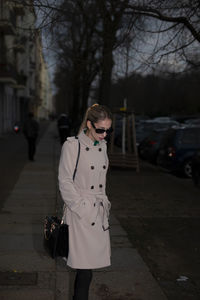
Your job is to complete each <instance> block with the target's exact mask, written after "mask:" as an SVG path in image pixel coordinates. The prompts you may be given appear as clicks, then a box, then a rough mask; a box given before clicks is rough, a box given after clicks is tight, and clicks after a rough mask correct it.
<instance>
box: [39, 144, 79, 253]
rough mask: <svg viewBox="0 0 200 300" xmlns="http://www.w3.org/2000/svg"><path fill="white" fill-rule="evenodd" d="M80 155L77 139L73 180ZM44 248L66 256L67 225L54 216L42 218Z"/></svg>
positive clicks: (67, 241) (67, 246) (49, 251)
mask: <svg viewBox="0 0 200 300" xmlns="http://www.w3.org/2000/svg"><path fill="white" fill-rule="evenodd" d="M79 156H80V142H79V141H78V155H77V160H76V166H75V170H74V174H73V181H74V178H75V175H76V170H77V166H78V161H79ZM44 248H45V249H46V251H47V252H48V253H49V255H50V256H51V257H52V258H56V257H58V256H62V257H66V258H67V257H68V251H69V232H68V225H67V224H64V223H63V221H62V220H61V219H59V218H58V217H56V216H50V217H49V216H47V217H46V218H45V220H44Z"/></svg>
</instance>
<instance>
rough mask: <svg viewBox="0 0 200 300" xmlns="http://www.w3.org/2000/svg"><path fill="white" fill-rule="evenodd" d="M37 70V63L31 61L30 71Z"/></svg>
mask: <svg viewBox="0 0 200 300" xmlns="http://www.w3.org/2000/svg"><path fill="white" fill-rule="evenodd" d="M35 68H36V63H35V62H33V61H30V69H32V70H35Z"/></svg>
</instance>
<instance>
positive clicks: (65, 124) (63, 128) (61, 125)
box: [57, 114, 70, 145]
mask: <svg viewBox="0 0 200 300" xmlns="http://www.w3.org/2000/svg"><path fill="white" fill-rule="evenodd" d="M57 126H58V132H59V137H60V143H61V145H63V143H64V142H65V141H66V139H67V137H69V136H70V120H69V117H68V116H67V115H66V114H61V115H60V116H59V118H58V121H57Z"/></svg>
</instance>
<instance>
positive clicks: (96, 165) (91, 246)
mask: <svg viewBox="0 0 200 300" xmlns="http://www.w3.org/2000/svg"><path fill="white" fill-rule="evenodd" d="M111 125H112V114H111V112H110V111H109V109H108V108H107V107H105V106H102V105H98V104H95V105H93V106H91V107H90V108H88V110H87V111H86V114H85V117H84V120H83V122H82V124H81V127H80V130H79V133H78V136H77V137H70V138H68V139H67V141H66V142H65V143H64V144H63V146H62V151H61V157H60V163H59V174H58V179H59V188H60V192H61V196H62V199H63V201H64V205H65V208H66V212H65V213H64V222H65V223H66V224H68V225H69V255H68V259H67V265H68V266H69V267H71V268H73V269H76V277H75V282H74V296H73V300H87V299H88V296H89V287H90V283H91V280H92V275H93V274H92V270H93V269H98V268H103V267H107V266H110V264H111V261H110V258H111V249H110V235H109V211H110V207H111V204H110V202H109V200H108V198H107V196H106V173H107V170H108V156H107V145H106V140H105V138H106V136H107V135H109V134H110V133H111V132H112V127H111ZM79 143H80V156H79V160H78V166H77V171H76V176H75V178H74V180H73V173H74V169H75V165H76V161H77V153H78V146H79Z"/></svg>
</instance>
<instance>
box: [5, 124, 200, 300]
mask: <svg viewBox="0 0 200 300" xmlns="http://www.w3.org/2000/svg"><path fill="white" fill-rule="evenodd" d="M45 126H46V125H45V124H44V127H42V128H43V130H41V134H42V131H44V130H45ZM0 147H1V148H0V149H1V156H0V157H1V159H0V164H1V168H0V177H1V180H0V183H1V185H0V199H1V204H0V206H1V207H2V205H3V202H4V201H5V199H6V197H7V196H8V194H9V192H11V191H12V189H13V187H14V185H15V182H16V181H17V180H18V177H19V174H20V172H21V171H22V169H23V167H24V165H25V164H26V163H27V153H26V152H27V148H26V141H25V140H24V137H23V135H19V136H15V135H13V134H11V135H10V137H9V139H8V138H4V139H1V140H0ZM107 190H108V196H109V199H110V201H111V203H112V213H113V214H114V215H115V217H116V218H117V219H118V220H119V221H120V223H121V225H122V226H123V228H124V229H125V231H126V232H127V233H128V237H129V239H130V241H131V243H132V245H133V247H134V248H136V249H137V250H138V251H139V253H140V255H141V256H142V258H143V260H144V261H145V263H146V264H147V266H148V267H149V269H150V272H151V274H152V275H153V276H154V278H155V279H156V281H157V282H158V284H159V285H160V287H161V289H162V290H163V292H164V293H165V294H166V296H167V299H168V300H175V299H176V300H179V299H180V300H198V299H200V272H199V267H200V255H199V254H200V240H199V229H200V190H199V189H197V188H195V187H194V186H193V184H192V181H191V180H190V179H184V178H178V177H175V176H172V175H171V174H169V173H168V172H166V171H164V170H162V169H160V168H157V167H155V166H152V165H150V164H147V163H145V162H141V171H140V172H139V173H136V172H135V171H133V170H123V169H111V170H110V171H109V174H108V182H107ZM122 199H123V201H122ZM120 299H121V298H120ZM131 299H132V298H131ZM116 300H117V299H116Z"/></svg>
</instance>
